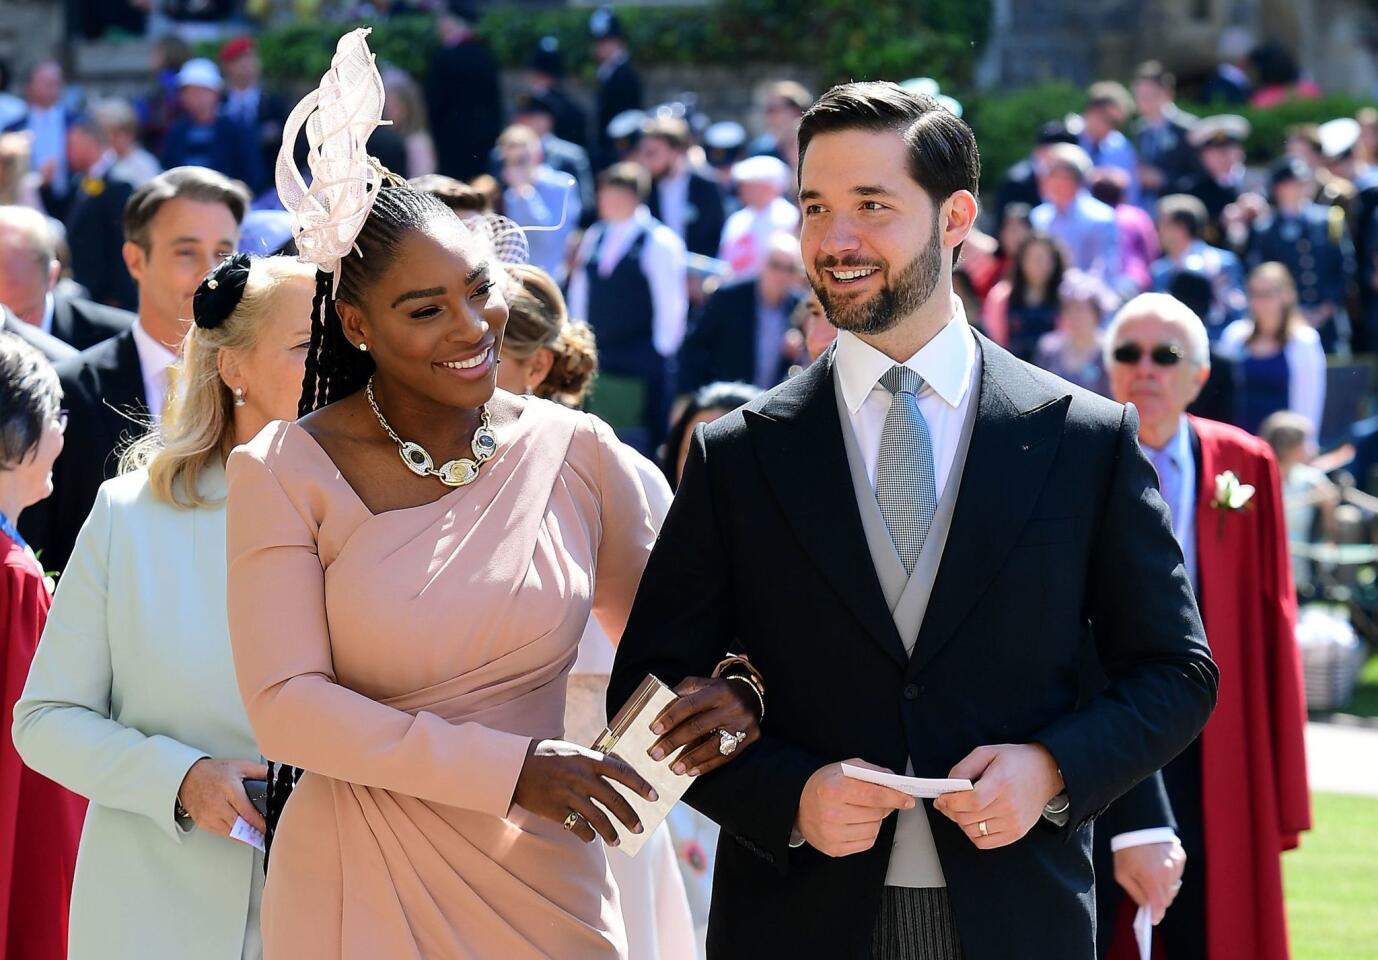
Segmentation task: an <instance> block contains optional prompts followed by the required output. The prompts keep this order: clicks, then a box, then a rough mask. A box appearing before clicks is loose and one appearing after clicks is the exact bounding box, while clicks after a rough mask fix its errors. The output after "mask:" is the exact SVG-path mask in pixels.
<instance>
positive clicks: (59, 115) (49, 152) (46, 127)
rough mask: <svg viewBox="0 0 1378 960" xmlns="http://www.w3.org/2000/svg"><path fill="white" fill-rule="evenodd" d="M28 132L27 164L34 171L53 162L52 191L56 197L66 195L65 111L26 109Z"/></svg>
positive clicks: (37, 108) (54, 107) (33, 107)
mask: <svg viewBox="0 0 1378 960" xmlns="http://www.w3.org/2000/svg"><path fill="white" fill-rule="evenodd" d="M28 130H29V132H30V133H31V134H33V140H32V142H31V143H30V145H29V162H30V163H31V164H32V165H33V169H34V170H41V169H43V164H45V163H47V162H48V161H49V160H55V161H56V162H57V166H56V167H55V168H54V169H53V179H52V183H51V188H52V191H53V193H55V194H57V195H58V196H66V195H67V111H66V110H64V109H63V108H62V107H60V106H53V107H49V108H48V109H46V110H44V109H41V108H39V107H35V106H30V107H29V119H28Z"/></svg>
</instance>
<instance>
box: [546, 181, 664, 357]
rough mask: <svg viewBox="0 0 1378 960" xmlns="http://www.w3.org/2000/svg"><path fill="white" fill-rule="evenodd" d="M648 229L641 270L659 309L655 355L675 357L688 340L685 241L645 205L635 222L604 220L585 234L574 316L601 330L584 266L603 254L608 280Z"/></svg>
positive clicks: (572, 290) (574, 283)
mask: <svg viewBox="0 0 1378 960" xmlns="http://www.w3.org/2000/svg"><path fill="white" fill-rule="evenodd" d="M648 231H649V236H647V238H646V244H645V246H643V247H642V249H641V272H642V273H644V274H645V275H646V282H647V283H648V284H649V285H650V287H651V303H652V304H653V306H654V311H655V313H654V316H653V317H652V318H651V331H652V333H651V337H652V341H653V342H654V344H655V349H656V353H658V354H660V355H661V356H662V357H672V356H674V355H675V353H676V352H678V350H679V345H680V344H681V343H682V342H683V341H684V327H685V323H686V320H687V317H688V313H689V293H688V289H687V288H686V286H685V279H684V277H685V261H686V257H685V250H684V241H683V240H681V239H680V238H679V236H678V235H677V234H676V233H675V232H674V231H673V230H671V229H670V228H669V227H667V226H665V224H663V223H660V222H659V221H657V220H656V219H655V218H654V217H652V216H651V212H650V211H649V210H648V209H646V207H644V206H641V207H637V209H636V213H635V215H633V216H632V217H631V218H630V219H627V220H603V221H600V222H598V223H595V224H594V225H593V226H592V227H590V228H589V230H588V232H587V233H585V234H584V241H583V243H582V244H580V246H579V256H578V257H577V258H576V260H575V264H574V270H573V271H572V272H571V273H570V277H569V314H570V316H571V317H574V318H575V319H576V320H584V321H586V322H588V323H589V324H590V325H591V326H593V327H594V328H595V330H596V329H597V318H596V317H590V316H589V288H588V277H587V276H585V274H584V268H585V266H586V265H587V264H588V262H589V260H590V259H592V257H593V253H594V251H595V250H598V273H599V275H600V276H603V277H606V276H608V275H609V274H611V273H612V272H613V270H615V269H616V268H617V265H618V263H620V262H621V260H622V258H623V257H625V256H626V255H627V251H628V250H630V249H631V246H632V243H633V242H635V240H636V238H637V237H638V236H640V235H641V234H642V233H645V232H648ZM605 235H606V239H604V240H603V243H602V248H601V249H599V239H600V238H603V237H604V236H605Z"/></svg>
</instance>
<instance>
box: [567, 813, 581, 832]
mask: <svg viewBox="0 0 1378 960" xmlns="http://www.w3.org/2000/svg"><path fill="white" fill-rule="evenodd" d="M582 819H584V817H583V814H581V813H579V812H578V811H577V810H571V811H570V812H569V816H567V817H565V824H564V826H565V829H566V830H573V829H574V828H575V826H576V825H578V823H579V821H580V820H582Z"/></svg>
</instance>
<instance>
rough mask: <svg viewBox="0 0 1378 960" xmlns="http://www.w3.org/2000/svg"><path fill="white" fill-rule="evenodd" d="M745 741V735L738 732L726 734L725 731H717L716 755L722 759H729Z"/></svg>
mask: <svg viewBox="0 0 1378 960" xmlns="http://www.w3.org/2000/svg"><path fill="white" fill-rule="evenodd" d="M745 739H746V734H745V733H743V732H742V731H740V730H738V731H737V732H736V733H728V732H727V731H726V730H719V731H718V753H720V754H722V755H723V756H724V757H730V756H732V754H734V753H736V752H737V748H738V747H740V746H741V745H742V741H743V740H745Z"/></svg>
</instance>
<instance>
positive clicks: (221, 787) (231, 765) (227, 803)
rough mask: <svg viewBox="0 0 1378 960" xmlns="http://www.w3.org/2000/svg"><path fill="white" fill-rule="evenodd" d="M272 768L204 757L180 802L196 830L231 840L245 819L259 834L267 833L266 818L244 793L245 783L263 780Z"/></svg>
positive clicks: (191, 772) (185, 783)
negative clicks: (236, 821)
mask: <svg viewBox="0 0 1378 960" xmlns="http://www.w3.org/2000/svg"><path fill="white" fill-rule="evenodd" d="M267 776H268V767H267V765H265V764H262V763H259V762H258V761H256V760H211V759H209V758H206V757H203V758H202V759H200V760H197V761H196V762H195V763H193V764H192V765H191V769H189V770H188V771H187V772H186V775H185V776H184V777H183V778H182V785H181V787H180V788H178V790H177V799H178V800H180V801H181V802H182V807H183V809H185V810H186V811H187V813H188V814H190V815H191V819H192V820H193V821H194V822H195V823H196V826H197V827H198V828H199V829H201V830H204V831H206V832H207V833H214V834H216V835H218V836H222V837H228V836H229V835H230V831H231V830H233V829H234V822H235V820H236V819H241V818H242V819H243V820H244V822H245V823H247V824H248V825H249V826H251V827H253V828H254V829H255V830H257V831H258V832H259V833H264V832H266V831H267V829H268V828H267V826H266V825H265V824H264V822H263V817H262V816H260V815H259V812H258V810H257V808H255V807H254V805H253V803H252V802H251V801H250V800H249V795H248V794H247V793H245V792H244V781H245V780H263V779H266V778H267Z"/></svg>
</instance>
